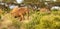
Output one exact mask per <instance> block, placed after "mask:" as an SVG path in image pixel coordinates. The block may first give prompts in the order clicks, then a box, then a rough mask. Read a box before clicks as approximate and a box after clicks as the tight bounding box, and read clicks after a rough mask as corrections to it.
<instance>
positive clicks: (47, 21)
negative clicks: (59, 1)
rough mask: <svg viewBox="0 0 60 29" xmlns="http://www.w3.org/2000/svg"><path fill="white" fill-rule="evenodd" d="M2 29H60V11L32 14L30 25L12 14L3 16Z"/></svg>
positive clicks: (0, 23) (0, 21) (0, 22)
mask: <svg viewBox="0 0 60 29" xmlns="http://www.w3.org/2000/svg"><path fill="white" fill-rule="evenodd" d="M0 18H1V19H0V25H1V26H0V29H22V28H23V29H60V11H54V10H53V11H51V13H50V14H48V13H47V12H44V13H42V12H39V11H34V12H33V13H32V12H31V13H30V18H31V19H30V21H29V20H28V21H29V22H28V23H26V22H24V21H23V22H21V21H19V20H18V18H14V17H13V16H11V15H10V13H7V14H6V13H5V14H1V17H0Z"/></svg>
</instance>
